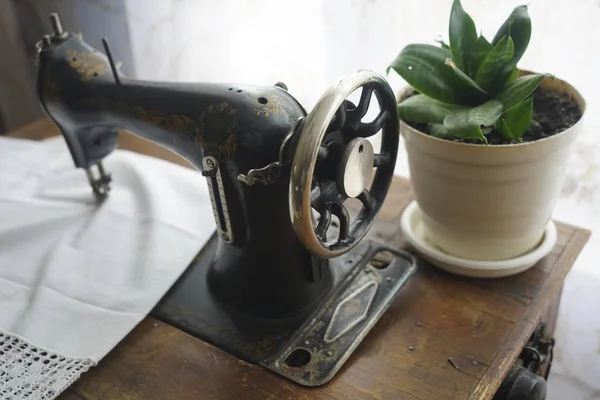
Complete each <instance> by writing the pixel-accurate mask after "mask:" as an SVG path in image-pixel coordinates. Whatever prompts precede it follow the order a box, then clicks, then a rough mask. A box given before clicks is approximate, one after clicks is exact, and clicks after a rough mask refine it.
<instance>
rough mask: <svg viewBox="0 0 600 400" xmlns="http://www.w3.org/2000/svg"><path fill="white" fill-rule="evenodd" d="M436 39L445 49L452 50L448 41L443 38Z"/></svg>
mask: <svg viewBox="0 0 600 400" xmlns="http://www.w3.org/2000/svg"><path fill="white" fill-rule="evenodd" d="M435 41H436V42H437V43H439V45H440V46H441V47H442V48H443V49H448V50H450V46H448V43H446V42H444V39H442V38H437V39H435Z"/></svg>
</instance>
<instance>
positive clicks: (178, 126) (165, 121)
mask: <svg viewBox="0 0 600 400" xmlns="http://www.w3.org/2000/svg"><path fill="white" fill-rule="evenodd" d="M133 111H134V113H135V115H136V116H137V117H138V118H139V119H141V120H143V121H146V122H148V123H150V124H152V125H155V126H158V127H159V128H163V129H166V130H169V131H172V132H181V133H187V134H191V133H193V132H194V121H192V120H191V119H190V118H188V117H186V116H185V115H179V114H166V113H164V112H162V111H160V110H146V109H144V108H142V107H135V108H134V109H133Z"/></svg>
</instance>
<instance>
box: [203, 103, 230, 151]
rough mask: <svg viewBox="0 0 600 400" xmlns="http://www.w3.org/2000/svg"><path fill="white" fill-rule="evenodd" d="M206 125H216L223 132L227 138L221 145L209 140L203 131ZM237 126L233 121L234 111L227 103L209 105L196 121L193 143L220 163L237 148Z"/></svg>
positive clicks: (207, 133)
mask: <svg viewBox="0 0 600 400" xmlns="http://www.w3.org/2000/svg"><path fill="white" fill-rule="evenodd" d="M207 124H215V125H216V124H218V125H219V127H220V128H221V132H223V131H224V132H225V133H226V134H227V137H226V139H225V141H224V142H223V143H214V142H215V140H212V139H211V138H209V137H208V136H209V132H206V131H205V128H206V125H207ZM238 132H239V126H238V123H237V121H236V119H235V109H234V108H231V107H230V106H229V104H227V103H220V104H211V105H210V106H208V107H207V108H206V110H204V111H203V112H202V113H201V114H200V116H199V117H198V120H197V132H196V136H195V141H196V144H197V145H198V146H201V147H203V148H205V149H207V150H209V151H210V152H213V153H216V154H215V155H216V156H217V158H218V159H219V160H220V161H223V160H226V159H228V158H230V157H231V156H232V155H233V153H235V150H236V148H237V135H238Z"/></svg>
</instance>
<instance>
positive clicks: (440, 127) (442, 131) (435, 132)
mask: <svg viewBox="0 0 600 400" xmlns="http://www.w3.org/2000/svg"><path fill="white" fill-rule="evenodd" d="M427 126H428V128H429V132H430V133H431V136H435V137H438V138H446V137H450V136H452V134H451V133H450V131H449V130H448V129H446V128H445V127H444V124H436V123H431V124H429V125H427Z"/></svg>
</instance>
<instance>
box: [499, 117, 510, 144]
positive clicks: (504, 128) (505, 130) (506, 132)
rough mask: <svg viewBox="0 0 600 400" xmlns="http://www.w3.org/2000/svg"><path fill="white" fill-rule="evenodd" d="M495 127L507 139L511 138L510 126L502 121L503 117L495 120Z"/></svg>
mask: <svg viewBox="0 0 600 400" xmlns="http://www.w3.org/2000/svg"><path fill="white" fill-rule="evenodd" d="M496 129H498V131H499V132H500V133H501V134H502V136H504V137H505V138H507V139H512V136H513V134H512V132H511V130H510V127H509V126H508V124H507V123H506V122H505V121H504V119H502V118H500V119H499V120H498V121H496Z"/></svg>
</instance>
